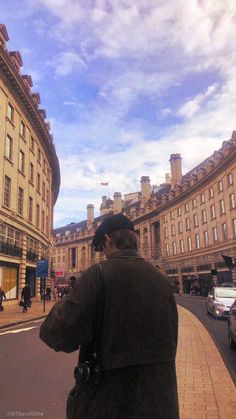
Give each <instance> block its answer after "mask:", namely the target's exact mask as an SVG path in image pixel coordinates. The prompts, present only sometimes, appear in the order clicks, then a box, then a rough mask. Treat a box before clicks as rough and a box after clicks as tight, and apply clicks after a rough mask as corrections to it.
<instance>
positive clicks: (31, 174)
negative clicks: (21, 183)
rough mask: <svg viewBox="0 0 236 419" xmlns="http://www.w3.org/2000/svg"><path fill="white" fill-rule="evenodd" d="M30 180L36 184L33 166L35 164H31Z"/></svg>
mask: <svg viewBox="0 0 236 419" xmlns="http://www.w3.org/2000/svg"><path fill="white" fill-rule="evenodd" d="M29 178H30V182H31V183H34V165H33V163H30V170H29Z"/></svg>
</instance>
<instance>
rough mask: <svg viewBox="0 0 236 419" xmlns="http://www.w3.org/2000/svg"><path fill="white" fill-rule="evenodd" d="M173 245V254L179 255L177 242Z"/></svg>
mask: <svg viewBox="0 0 236 419" xmlns="http://www.w3.org/2000/svg"><path fill="white" fill-rule="evenodd" d="M172 245H173V254H174V255H176V254H177V249H176V242H173V243H172Z"/></svg>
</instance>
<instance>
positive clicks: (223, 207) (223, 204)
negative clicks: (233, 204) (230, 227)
mask: <svg viewBox="0 0 236 419" xmlns="http://www.w3.org/2000/svg"><path fill="white" fill-rule="evenodd" d="M220 213H221V214H225V203H224V200H223V199H222V200H221V201H220Z"/></svg>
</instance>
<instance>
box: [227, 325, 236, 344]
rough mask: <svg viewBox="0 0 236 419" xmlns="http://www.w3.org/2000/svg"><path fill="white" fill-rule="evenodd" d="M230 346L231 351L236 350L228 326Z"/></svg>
mask: <svg viewBox="0 0 236 419" xmlns="http://www.w3.org/2000/svg"><path fill="white" fill-rule="evenodd" d="M228 344H229V347H230V348H231V349H236V343H235V342H234V340H233V339H232V335H231V332H230V328H229V326H228Z"/></svg>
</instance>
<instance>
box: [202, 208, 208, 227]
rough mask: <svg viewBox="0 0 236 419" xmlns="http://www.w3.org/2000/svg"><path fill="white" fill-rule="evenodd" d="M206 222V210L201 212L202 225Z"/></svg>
mask: <svg viewBox="0 0 236 419" xmlns="http://www.w3.org/2000/svg"><path fill="white" fill-rule="evenodd" d="M206 222H207V216H206V210H203V211H202V224H204V223H206Z"/></svg>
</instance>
